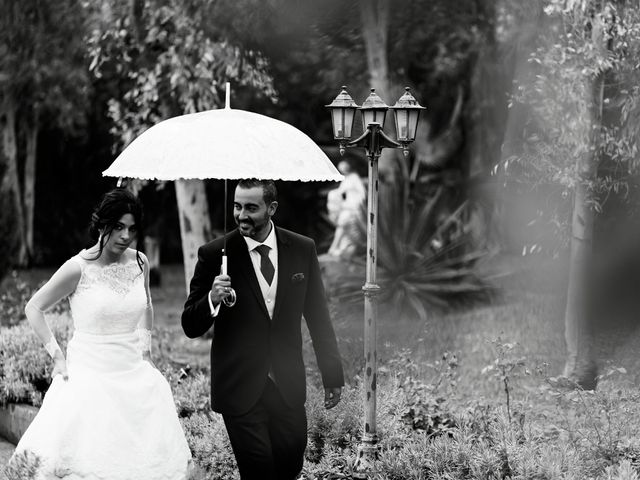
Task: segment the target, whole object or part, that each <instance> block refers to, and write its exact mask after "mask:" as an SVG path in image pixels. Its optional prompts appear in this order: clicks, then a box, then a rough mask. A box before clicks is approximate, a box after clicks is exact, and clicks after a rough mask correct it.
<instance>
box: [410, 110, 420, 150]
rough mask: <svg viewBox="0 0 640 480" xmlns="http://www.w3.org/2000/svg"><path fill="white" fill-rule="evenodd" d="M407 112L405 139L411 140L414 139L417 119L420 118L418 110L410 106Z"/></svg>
mask: <svg viewBox="0 0 640 480" xmlns="http://www.w3.org/2000/svg"><path fill="white" fill-rule="evenodd" d="M407 113H408V121H407V123H408V128H407V134H408V137H407V140H408V141H410V142H413V141H414V140H415V139H416V131H417V130H418V119H419V118H420V110H418V109H413V108H412V109H410V110H409V111H408V112H407Z"/></svg>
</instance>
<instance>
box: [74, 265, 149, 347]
mask: <svg viewBox="0 0 640 480" xmlns="http://www.w3.org/2000/svg"><path fill="white" fill-rule="evenodd" d="M72 260H73V261H75V262H76V263H78V264H79V265H80V268H81V269H82V275H81V276H80V280H79V281H78V286H77V287H76V290H75V292H74V293H73V294H72V295H71V296H70V297H69V305H70V306H71V315H72V317H73V324H74V327H75V329H76V330H78V331H81V332H85V333H93V334H98V335H107V334H114V333H128V332H133V331H134V330H135V329H136V326H137V324H138V322H139V321H140V319H141V317H142V315H143V314H144V312H145V309H146V308H147V295H146V292H145V288H144V274H143V272H142V271H141V270H140V267H139V266H138V262H137V261H136V260H135V258H132V259H131V260H130V261H128V262H126V263H122V264H120V263H113V264H111V265H107V266H100V265H97V264H96V263H95V262H92V261H90V260H85V259H84V258H82V257H81V256H80V254H78V255H76V256H75V257H73V258H72Z"/></svg>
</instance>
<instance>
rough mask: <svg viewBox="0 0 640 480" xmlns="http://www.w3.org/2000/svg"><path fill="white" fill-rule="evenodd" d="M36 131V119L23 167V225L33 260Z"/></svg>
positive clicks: (30, 256) (28, 138)
mask: <svg viewBox="0 0 640 480" xmlns="http://www.w3.org/2000/svg"><path fill="white" fill-rule="evenodd" d="M38 130H39V129H38V122H37V118H36V119H35V121H34V123H33V125H32V126H31V128H29V129H28V131H27V158H26V161H25V166H24V197H23V198H24V225H25V239H26V246H27V252H28V255H29V258H33V229H34V226H33V222H34V212H35V190H36V189H35V187H36V159H37V148H38Z"/></svg>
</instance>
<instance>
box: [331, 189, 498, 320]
mask: <svg viewBox="0 0 640 480" xmlns="http://www.w3.org/2000/svg"><path fill="white" fill-rule="evenodd" d="M382 187H384V188H382ZM405 188H406V187H404V186H402V185H390V184H385V185H381V188H380V203H379V212H378V219H377V221H378V255H377V266H378V272H377V273H378V279H377V280H378V281H377V283H378V285H379V286H380V287H381V290H380V293H379V302H380V305H381V306H383V307H386V308H388V309H389V310H390V311H392V312H393V314H394V316H395V318H417V319H420V320H421V321H426V320H428V319H429V312H430V311H433V310H434V309H436V310H438V311H444V310H450V309H451V308H452V307H456V306H460V307H462V306H468V305H473V304H477V303H479V302H486V301H488V300H490V299H491V298H492V296H493V293H494V288H493V286H492V285H491V283H490V282H489V281H488V279H487V278H484V277H483V276H482V275H481V274H480V273H479V271H478V269H477V267H476V264H477V263H478V261H479V260H480V259H482V258H484V257H486V256H487V252H486V251H485V250H483V249H478V248H477V247H476V246H475V245H474V237H473V234H472V231H471V229H470V227H469V225H466V224H465V218H464V217H465V214H466V212H467V210H468V208H467V204H466V203H464V204H462V205H461V206H460V207H459V208H457V210H455V211H453V212H452V213H450V214H448V215H444V214H443V213H442V209H441V202H440V200H441V198H440V197H441V196H442V192H443V189H442V188H441V189H440V190H439V191H438V192H437V193H436V194H434V195H433V196H432V197H431V198H413V199H410V198H409V193H408V192H406V191H405V190H404V189H405ZM357 226H358V230H359V232H360V237H361V239H362V240H361V243H362V242H364V240H363V239H365V238H366V231H367V226H368V218H367V216H366V215H365V212H364V210H363V212H362V213H361V215H360V217H359V220H358V223H357ZM365 254H366V252H362V253H361V255H358V256H354V257H353V258H352V259H351V260H350V262H347V263H345V264H344V265H342V271H341V275H340V277H339V278H335V279H331V278H329V279H328V282H327V284H328V288H327V290H328V292H329V295H330V296H332V297H335V300H337V301H338V302H340V304H344V306H343V308H345V307H346V308H348V305H349V304H353V303H356V304H358V305H360V304H361V303H362V299H363V295H362V284H363V281H364V278H365V266H366V265H365Z"/></svg>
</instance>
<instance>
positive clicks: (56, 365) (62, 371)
mask: <svg viewBox="0 0 640 480" xmlns="http://www.w3.org/2000/svg"><path fill="white" fill-rule="evenodd" d="M56 375H62V379H63V380H64V381H65V382H66V381H67V380H69V372H67V361H66V360H65V358H64V356H63V355H62V352H56V354H55V355H54V357H53V371H52V372H51V378H55V377H56Z"/></svg>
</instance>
